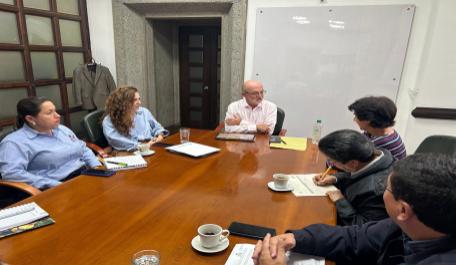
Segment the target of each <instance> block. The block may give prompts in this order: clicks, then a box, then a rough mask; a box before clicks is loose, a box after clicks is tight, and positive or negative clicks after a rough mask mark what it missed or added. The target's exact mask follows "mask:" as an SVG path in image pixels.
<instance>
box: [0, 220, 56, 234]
mask: <svg viewBox="0 0 456 265" xmlns="http://www.w3.org/2000/svg"><path fill="white" fill-rule="evenodd" d="M54 223H55V221H54V220H53V219H52V218H51V217H50V216H48V217H44V218H42V219H40V220H36V221H33V222H31V223H28V224H25V225H20V226H17V227H13V228H10V229H6V230H3V231H0V238H3V237H7V236H11V235H15V234H19V233H23V232H27V231H30V230H33V229H37V228H40V227H43V226H47V225H50V224H54Z"/></svg>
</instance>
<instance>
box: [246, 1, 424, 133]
mask: <svg viewBox="0 0 456 265" xmlns="http://www.w3.org/2000/svg"><path fill="white" fill-rule="evenodd" d="M414 12H415V7H414V6H413V5H372V6H333V7H329V6H325V7H265V8H258V9H257V10H256V24H255V40H254V52H253V56H254V57H253V69H252V76H251V77H247V78H249V79H256V80H260V81H261V82H263V84H264V89H265V90H266V91H267V94H266V99H268V100H270V101H272V102H274V103H276V104H277V106H279V107H281V108H283V109H284V110H285V114H286V116H285V122H284V128H286V129H287V130H288V132H287V135H290V136H310V135H311V129H312V126H313V124H314V123H315V121H316V120H317V119H321V120H322V121H323V135H326V134H328V133H330V132H332V131H334V130H338V129H345V128H357V126H356V124H355V123H354V122H353V114H352V113H351V112H350V111H348V109H347V106H348V105H349V104H351V103H352V102H354V101H355V100H356V99H358V98H361V97H364V96H368V95H375V96H378V95H382V96H387V97H389V98H391V99H392V100H393V101H395V100H396V96H397V92H398V88H399V83H400V79H401V73H402V68H403V64H404V60H405V55H406V49H407V44H408V39H409V35H410V29H411V25H412V20H413V14H414Z"/></svg>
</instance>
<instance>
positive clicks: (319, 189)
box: [289, 173, 337, 197]
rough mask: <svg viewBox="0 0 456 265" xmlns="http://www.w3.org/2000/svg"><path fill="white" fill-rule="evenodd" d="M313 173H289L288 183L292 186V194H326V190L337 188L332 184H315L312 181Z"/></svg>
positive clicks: (298, 195)
mask: <svg viewBox="0 0 456 265" xmlns="http://www.w3.org/2000/svg"><path fill="white" fill-rule="evenodd" d="M315 175H317V173H314V174H303V175H289V176H290V180H289V182H290V184H291V186H292V187H293V194H294V195H295V196H296V197H301V196H326V192H327V191H333V190H337V188H336V187H335V186H334V185H328V186H317V185H316V184H315V183H314V182H313V177H314V176H315Z"/></svg>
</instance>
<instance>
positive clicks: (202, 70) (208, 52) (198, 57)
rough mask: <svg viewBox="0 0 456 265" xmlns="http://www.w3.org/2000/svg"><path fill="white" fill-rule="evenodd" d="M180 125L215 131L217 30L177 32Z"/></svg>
mask: <svg viewBox="0 0 456 265" xmlns="http://www.w3.org/2000/svg"><path fill="white" fill-rule="evenodd" d="M179 64H180V110H181V125H182V126H186V127H192V128H203V129H213V128H215V127H217V125H218V120H219V105H220V96H219V95H220V26H183V27H180V28H179Z"/></svg>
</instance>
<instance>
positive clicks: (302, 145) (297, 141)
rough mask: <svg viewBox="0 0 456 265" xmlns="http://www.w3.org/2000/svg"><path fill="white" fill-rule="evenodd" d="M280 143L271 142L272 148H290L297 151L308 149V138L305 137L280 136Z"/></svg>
mask: <svg viewBox="0 0 456 265" xmlns="http://www.w3.org/2000/svg"><path fill="white" fill-rule="evenodd" d="M280 139H281V140H280V143H270V144H269V146H270V147H272V148H281V149H290V150H296V151H306V149H307V138H304V137H285V136H283V137H280Z"/></svg>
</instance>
